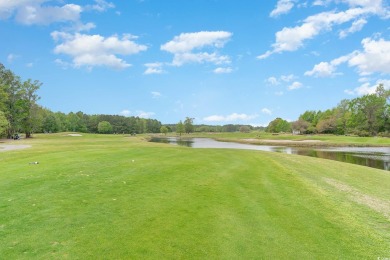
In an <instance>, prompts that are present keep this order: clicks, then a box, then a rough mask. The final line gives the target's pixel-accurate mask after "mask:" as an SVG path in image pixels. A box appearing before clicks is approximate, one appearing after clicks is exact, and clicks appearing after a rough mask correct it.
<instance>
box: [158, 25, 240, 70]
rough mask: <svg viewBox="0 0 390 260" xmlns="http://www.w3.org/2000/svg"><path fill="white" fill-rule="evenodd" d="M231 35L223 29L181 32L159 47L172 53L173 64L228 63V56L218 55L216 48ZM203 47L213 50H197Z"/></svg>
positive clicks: (222, 44)
mask: <svg viewBox="0 0 390 260" xmlns="http://www.w3.org/2000/svg"><path fill="white" fill-rule="evenodd" d="M231 36H232V33H230V32H225V31H212V32H210V31H201V32H195V33H182V34H180V35H179V36H175V37H174V38H173V40H171V41H169V42H167V43H165V44H163V45H161V47H160V48H161V50H163V51H167V52H169V53H172V54H173V55H174V57H173V61H172V65H174V66H182V65H184V64H186V63H204V62H209V63H214V64H227V63H230V57H228V56H223V55H220V54H218V52H217V51H216V50H217V49H220V48H222V47H223V46H224V45H225V43H226V42H227V41H229V40H230V38H231ZM205 47H207V48H212V49H214V51H213V52H211V53H210V52H201V51H199V50H201V49H203V48H205ZM197 50H198V51H197Z"/></svg>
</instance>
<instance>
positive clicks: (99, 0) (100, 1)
mask: <svg viewBox="0 0 390 260" xmlns="http://www.w3.org/2000/svg"><path fill="white" fill-rule="evenodd" d="M111 8H115V5H114V4H113V3H111V2H107V1H104V0H95V4H94V5H87V6H86V7H85V9H90V10H94V11H98V12H105V11H107V10H108V9H111Z"/></svg>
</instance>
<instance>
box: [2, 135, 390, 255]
mask: <svg viewBox="0 0 390 260" xmlns="http://www.w3.org/2000/svg"><path fill="white" fill-rule="evenodd" d="M17 143H18V144H30V145H32V147H31V148H28V149H25V150H20V151H9V152H2V153H0V169H1V170H0V256H1V257H0V258H2V259H31V258H36V259H96V258H98V259H129V258H167V259H172V258H173V259H175V258H219V259H234V258H241V259H250V258H277V259H280V258H294V259H313V258H327V259H329V258H330V259H335V258H339V259H377V258H378V257H380V258H386V257H387V258H389V257H390V232H389V230H390V174H389V172H386V171H382V170H377V169H371V168H367V167H361V166H357V165H351V164H344V163H341V162H335V161H328V160H322V159H317V158H310V157H304V156H295V155H286V154H279V153H266V152H259V151H241V150H218V149H207V150H206V149H192V148H185V147H176V146H169V145H166V144H157V143H147V142H145V141H143V140H142V138H141V137H124V136H119V135H118V136H114V135H111V136H105V135H84V136H82V137H71V136H64V134H58V135H38V136H36V138H34V139H32V140H23V141H21V142H17ZM34 161H39V164H37V165H35V164H29V162H34Z"/></svg>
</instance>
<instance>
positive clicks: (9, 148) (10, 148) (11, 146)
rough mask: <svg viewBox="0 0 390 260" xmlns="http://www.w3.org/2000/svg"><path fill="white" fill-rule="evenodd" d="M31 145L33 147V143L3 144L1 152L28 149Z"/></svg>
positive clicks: (0, 146) (0, 147)
mask: <svg viewBox="0 0 390 260" xmlns="http://www.w3.org/2000/svg"><path fill="white" fill-rule="evenodd" d="M30 147H31V145H19V144H15V145H14V144H1V145H0V152H8V151H15V150H22V149H26V148H30Z"/></svg>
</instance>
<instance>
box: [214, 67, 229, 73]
mask: <svg viewBox="0 0 390 260" xmlns="http://www.w3.org/2000/svg"><path fill="white" fill-rule="evenodd" d="M232 72H233V69H232V68H230V67H227V68H221V67H220V68H216V69H215V70H214V73H215V74H229V73H232Z"/></svg>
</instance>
